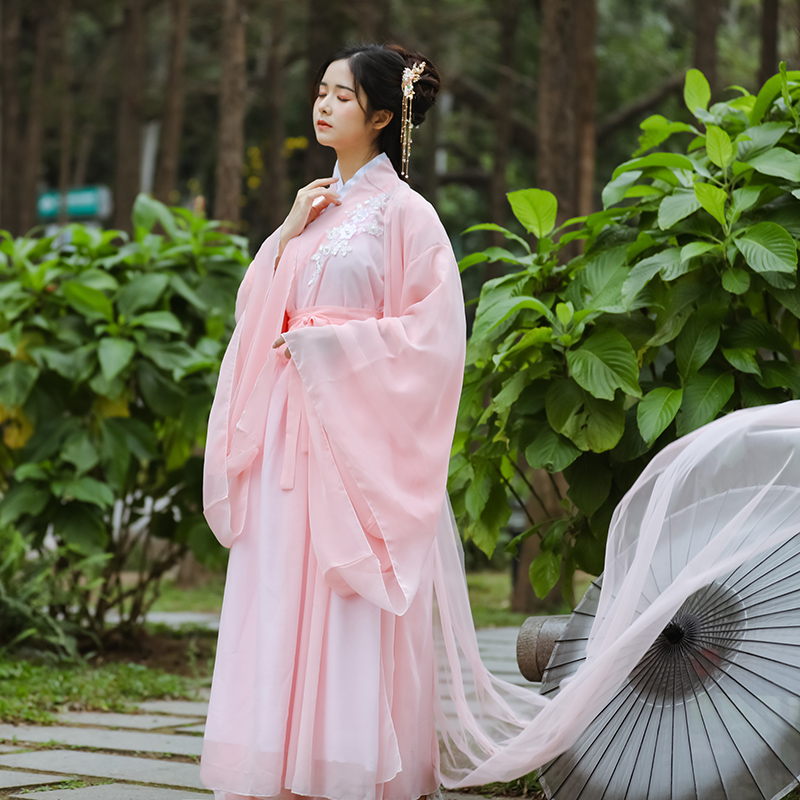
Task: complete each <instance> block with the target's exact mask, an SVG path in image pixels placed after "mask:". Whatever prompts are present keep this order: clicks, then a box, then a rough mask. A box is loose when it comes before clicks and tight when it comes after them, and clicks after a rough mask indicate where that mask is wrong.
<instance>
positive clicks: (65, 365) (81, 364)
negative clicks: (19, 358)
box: [31, 343, 97, 383]
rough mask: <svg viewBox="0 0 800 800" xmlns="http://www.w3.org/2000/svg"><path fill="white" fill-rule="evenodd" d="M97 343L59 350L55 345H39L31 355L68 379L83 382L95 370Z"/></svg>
mask: <svg viewBox="0 0 800 800" xmlns="http://www.w3.org/2000/svg"><path fill="white" fill-rule="evenodd" d="M96 352H97V345H96V344H94V343H92V344H86V345H83V346H81V347H76V348H70V349H66V350H57V349H56V348H54V347H37V348H36V349H35V350H34V351H33V352H32V353H31V355H33V356H34V358H36V359H37V360H39V359H41V361H42V362H43V363H44V365H45V366H46V367H48V368H49V369H51V370H53V372H57V373H58V374H59V375H61V376H62V377H63V378H66V379H67V380H68V381H74V382H75V383H81V382H83V381H85V380H87V379H88V378H89V377H91V375H92V373H93V372H94V370H95V365H96V362H95V353H96Z"/></svg>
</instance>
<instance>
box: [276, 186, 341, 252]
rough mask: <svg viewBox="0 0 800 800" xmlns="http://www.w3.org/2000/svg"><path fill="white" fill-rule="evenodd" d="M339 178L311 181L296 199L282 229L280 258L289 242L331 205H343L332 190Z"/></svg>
mask: <svg viewBox="0 0 800 800" xmlns="http://www.w3.org/2000/svg"><path fill="white" fill-rule="evenodd" d="M337 180H338V179H337V178H319V179H318V180H316V181H311V183H309V184H308V186H304V187H303V188H302V189H301V190H300V191H299V192H298V193H297V197H295V199H294V204H293V205H292V208H291V211H289V216H287V217H286V221H285V222H284V223H283V226H282V228H281V241H280V250H279V256H278V257H279V258H280V256H281V255H283V251H284V249H285V247H286V244H287V242H288V241H289V240H290V239H293V238H294V237H295V236H299V235H300V234H301V233H302V232H303V231H304V230H305V228H306V226H307V225H308V224H309V222H313V221H314V220H315V219H316V218H317V217H318V216H319V215H320V214H321V213H322V211H323V209H326V208H327V207H328V206H329V205H330V204H331V203H335V204H336V205H337V206H339V205H341V204H342V201H341V199H340V198H339V195H338V194H337V193H336V191H335V190H334V189H332V188H329V187H330V186H331V185H332V184H334V183H336V182H337Z"/></svg>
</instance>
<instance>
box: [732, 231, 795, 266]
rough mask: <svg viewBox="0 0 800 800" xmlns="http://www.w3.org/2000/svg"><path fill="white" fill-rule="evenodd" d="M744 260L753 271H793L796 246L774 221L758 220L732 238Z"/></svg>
mask: <svg viewBox="0 0 800 800" xmlns="http://www.w3.org/2000/svg"><path fill="white" fill-rule="evenodd" d="M734 242H735V244H736V247H737V248H738V250H739V252H740V253H741V254H742V255H743V256H744V260H745V261H746V262H747V263H748V265H749V266H750V267H751V268H752V269H753V270H754V271H755V272H791V273H793V272H795V271H796V270H797V246H796V245H795V241H794V239H792V237H791V236H790V235H789V234H788V233H787V232H786V231H785V230H784V229H783V228H781V226H780V225H776V224H775V223H774V222H759V223H758V224H757V225H753V227H752V228H748V229H747V230H746V231H745V233H744V235H742V236H740V237H738V238H737V239H735V240H734Z"/></svg>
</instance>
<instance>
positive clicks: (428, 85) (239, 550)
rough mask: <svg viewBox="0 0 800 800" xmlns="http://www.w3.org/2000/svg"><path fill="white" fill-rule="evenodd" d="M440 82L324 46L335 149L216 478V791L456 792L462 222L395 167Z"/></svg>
mask: <svg viewBox="0 0 800 800" xmlns="http://www.w3.org/2000/svg"><path fill="white" fill-rule="evenodd" d="M404 87H405V95H404ZM438 88H439V78H438V75H437V72H436V70H435V68H434V67H433V66H432V65H431V64H430V62H429V61H428V60H427V59H425V58H424V57H422V56H421V55H409V54H407V53H405V51H403V50H401V49H400V48H396V47H382V46H376V45H370V46H360V47H354V48H350V49H347V50H344V51H342V52H341V53H339V54H337V55H336V56H334V58H333V59H332V60H331V61H330V62H328V63H327V64H326V65H325V66H324V67H323V69H322V70H321V73H320V78H319V80H318V93H317V97H316V100H315V102H314V112H313V113H314V125H315V130H316V134H317V139H318V141H319V142H320V143H321V144H323V145H326V146H329V147H332V148H334V150H335V151H336V154H337V157H338V164H337V168H336V170H335V173H334V175H333V177H331V178H323V179H320V180H316V181H313V182H312V183H310V184H309V185H308V186H306V187H305V188H304V189H301V190H300V192H299V193H298V195H297V199H296V200H295V203H294V205H293V207H292V209H291V211H290V213H289V215H288V217H287V218H286V221H285V222H284V224H283V225H282V226H281V228H280V229H279V230H278V231H276V232H275V233H274V234H272V236H270V237H269V238H268V239H267V240H266V241H265V242H264V244H263V245H262V247H261V248H260V250H259V252H258V254H257V255H256V257H255V259H254V261H253V263H252V265H251V267H250V268H249V270H248V272H247V275H246V277H245V279H244V282H243V284H242V287H241V289H240V292H239V296H238V298H237V327H236V331H235V333H234V336H233V338H232V341H231V344H230V346H229V349H228V352H227V353H226V356H225V359H224V361H223V366H222V370H221V374H220V380H219V385H218V389H217V395H216V398H215V402H214V407H213V409H212V412H211V419H210V422H209V436H208V445H207V452H206V473H205V485H204V501H205V506H206V516H207V518H208V520H209V523H210V524H211V527H212V529H213V531H214V533H215V535H216V536H217V537H218V538H219V540H220V541H221V542H222V543H223V544H224V545H226V546H229V547H231V554H230V562H229V567H228V575H227V581H226V587H225V597H224V604H223V610H222V619H221V628H220V635H219V645H218V651H217V659H216V664H215V669H214V679H213V685H212V690H211V698H210V707H209V716H208V722H207V726H206V733H205V742H204V749H203V757H202V765H201V773H202V778H203V781H204V783H205V785H206V786H208V787H209V788H211V789H213V790H214V792H215V797H216V798H217V800H223V799H224V800H235V799H237V798H242V797H244V798H262V797H276V796H277V797H293V796H308V797H326V798H331V799H332V800H375V798H384V800H395V799H396V800H416V798H419V797H420V796H423V795H427V794H431V793H435V792H437V791H438V787H439V783H440V760H439V743H438V741H437V732H436V728H437V726H438V727H439V728H440V732H441V729H442V728H443V727H444V726H445V725H446V723H445V722H444V715H443V712H442V704H441V702H440V700H439V693H438V692H437V687H436V681H437V668H436V666H435V663H434V662H435V657H436V656H435V652H434V633H433V617H434V607H433V602H434V601H433V593H434V582H435V580H437V576H438V580H439V582H440V588H441V580H442V575H443V573H442V569H441V564H440V563H439V561H440V557H441V553H440V551H441V549H442V547H441V546H440V545H438V544H435V539H436V538H437V531H438V532H439V536H440V538H441V537H442V536H444V538H445V539H447V542H446V545H445V547H446V548H448V552H449V553H450V560H451V563H452V562H453V559H455V568H456V571H458V554H457V552H456V549H455V548H456V544H455V540H454V538H453V524H452V519H451V514H450V511H449V506H448V505H447V500H446V488H445V484H446V476H447V465H448V458H449V453H450V445H451V440H452V436H453V430H454V425H455V415H456V409H457V405H458V398H459V393H460V388H461V378H462V372H463V366H464V346H465V323H464V308H463V299H462V294H461V285H460V280H459V274H458V269H457V265H456V263H455V260H454V258H453V253H452V249H451V247H450V244H449V241H448V239H447V236H446V234H445V231H444V229H443V228H442V225H441V223H440V222H439V219H438V218H437V216H436V213H435V211H434V210H433V208H432V207H431V206H430V205H429V204H428V203H427V202H426V201H425V200H424V199H423V198H422V197H421V196H420V195H418V194H417V193H415V192H414V191H412V190H411V189H410V187H409V186H408V184H407V183H406V182H405V181H404V180H403V179H402V177H401V175H400V173H401V172H402V171H403V166H404V165H403V149H404V144H405V145H406V146H407V145H408V144H409V143H410V141H409V139H408V138H404V130H405V133H406V134H407V135H408V134H410V124H411V123H413V124H415V125H417V124H419V123H421V122H422V121H423V119H424V117H425V112H426V111H427V110H428V108H430V106H431V105H432V104H433V102H434V100H435V96H436V92H437V91H438ZM412 92H413V97H412ZM412 100H413V102H412ZM404 102H405V110H406V115H405V116H406V119H405V120H404V119H403V116H404V114H403V108H404ZM409 103H411V109H410V111H411V115H410V116H408V114H407V112H408V111H409V108H408V105H409ZM404 121H405V123H406V125H404V124H403V123H404ZM458 578H459V579H461V584H462V585H461V587H460V588H458V587H456V592H457V593H458V592H461V594H460V595H459V599H458V602H459V603H460V608H461V609H462V611H463V608H464V606H465V603H466V595H465V593H464V591H463V578H462V576H461V574H460V571H459V574H458ZM440 602H441V599H440ZM462 616H463V615H462ZM467 616H468V608H467ZM464 624H465V625H466V626H467V628H469V630H471V622H467V621H464ZM473 640H474V633H473ZM454 652H455V650H454V649H453V648H451V653H450V656H451V657H453V653H454ZM474 657H475V658H477V650H475V654H474ZM455 658H456V659H457V658H458V655H457V654H456V655H455ZM438 675H439V680H443V681H445V682H447V681H446V677H445V676H443V675H442V673H441V671H439V673H438ZM456 683H457V681H456ZM450 685H451V687H452V686H453V685H454V682H452V681H451V682H450ZM459 691H460V690H459ZM520 691H522V690H520ZM460 697H462V698H463V692H461V695H460ZM457 702H459V701H458V700H457ZM460 705H461V706H464V707H465V703H464V702H461V703H460ZM501 716H502V713H501Z"/></svg>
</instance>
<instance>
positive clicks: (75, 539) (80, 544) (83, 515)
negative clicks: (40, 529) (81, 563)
mask: <svg viewBox="0 0 800 800" xmlns="http://www.w3.org/2000/svg"><path fill="white" fill-rule="evenodd" d="M53 534H54V535H55V536H56V537H57V538H58V539H60V540H61V541H62V542H63V543H64V544H65V545H66V546H67V547H68V548H69V549H70V550H74V551H75V552H77V553H80V554H81V555H87V556H88V555H94V554H97V553H101V552H103V550H105V547H106V545H107V543H108V532H107V531H106V526H105V524H104V523H103V520H102V518H101V516H100V515H99V514H98V512H97V511H96V510H95V509H93V508H92V507H91V506H89V505H87V504H85V503H78V502H72V503H67V504H66V505H65V506H63V507H62V508H61V509H59V512H58V514H56V515H55V517H54V519H53Z"/></svg>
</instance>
